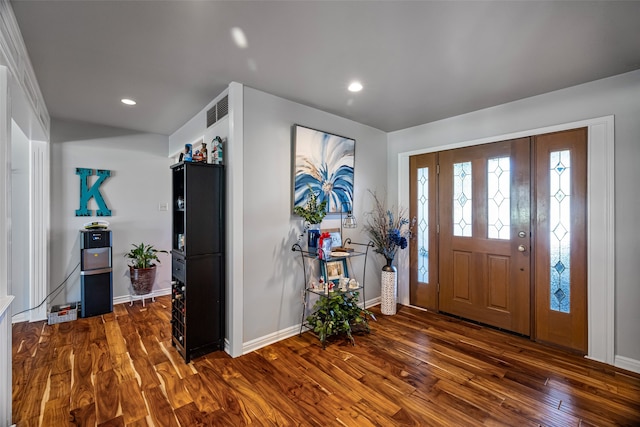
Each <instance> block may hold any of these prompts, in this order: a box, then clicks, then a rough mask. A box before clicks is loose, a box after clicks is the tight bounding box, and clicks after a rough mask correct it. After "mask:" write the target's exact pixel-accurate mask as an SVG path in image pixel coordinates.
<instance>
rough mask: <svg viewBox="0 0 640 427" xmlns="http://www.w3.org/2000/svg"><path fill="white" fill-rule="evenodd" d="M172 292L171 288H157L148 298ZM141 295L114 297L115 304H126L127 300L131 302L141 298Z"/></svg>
mask: <svg viewBox="0 0 640 427" xmlns="http://www.w3.org/2000/svg"><path fill="white" fill-rule="evenodd" d="M170 293H171V288H164V289H156V290H155V291H153V292H151V294H150V295H149V296H148V297H147V298H151V297H159V296H162V295H169V294H170ZM139 298H140V296H138V295H123V296H120V297H115V298H113V305H116V304H124V303H127V302H131V300H132V299H133V300H136V299H139Z"/></svg>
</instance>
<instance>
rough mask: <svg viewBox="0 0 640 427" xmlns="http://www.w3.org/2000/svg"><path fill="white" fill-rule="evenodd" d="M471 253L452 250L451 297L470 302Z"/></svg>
mask: <svg viewBox="0 0 640 427" xmlns="http://www.w3.org/2000/svg"><path fill="white" fill-rule="evenodd" d="M471 264H472V262H471V253H470V252H462V251H454V252H453V299H455V300H456V301H462V302H471Z"/></svg>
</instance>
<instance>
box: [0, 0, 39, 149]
mask: <svg viewBox="0 0 640 427" xmlns="http://www.w3.org/2000/svg"><path fill="white" fill-rule="evenodd" d="M3 58H4V61H3ZM3 62H4V65H6V66H7V67H8V68H9V71H10V72H11V74H12V75H13V76H14V77H15V80H16V82H17V84H18V86H19V87H20V88H21V89H22V91H23V92H24V94H25V96H26V98H27V100H28V101H29V104H31V108H32V109H33V111H34V113H35V116H36V118H37V120H38V122H39V123H40V126H42V129H43V131H44V134H45V139H46V140H49V125H50V122H51V119H50V117H49V112H48V111H47V106H46V104H45V102H44V97H43V96H42V92H41V91H40V86H39V85H38V80H37V79H36V73H35V72H34V71H33V66H32V65H31V61H30V60H29V54H28V53H27V47H26V45H25V44H24V40H23V39H22V33H20V27H19V26H18V22H17V21H16V17H15V15H14V13H13V9H12V8H11V3H10V2H9V0H0V65H1V64H3Z"/></svg>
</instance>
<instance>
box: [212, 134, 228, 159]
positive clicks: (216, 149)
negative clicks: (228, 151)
mask: <svg viewBox="0 0 640 427" xmlns="http://www.w3.org/2000/svg"><path fill="white" fill-rule="evenodd" d="M224 141H226V138H225V139H224V140H223V139H222V138H220V137H219V136H216V137H215V138H213V141H211V144H212V145H213V151H212V152H211V163H213V164H214V165H221V164H223V151H224V148H223V145H224Z"/></svg>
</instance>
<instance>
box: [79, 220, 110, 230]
mask: <svg viewBox="0 0 640 427" xmlns="http://www.w3.org/2000/svg"><path fill="white" fill-rule="evenodd" d="M82 227H83V228H84V229H85V230H106V229H107V228H109V221H105V220H99V221H89V222H87V223H85V224H84V225H83V226H82Z"/></svg>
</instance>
